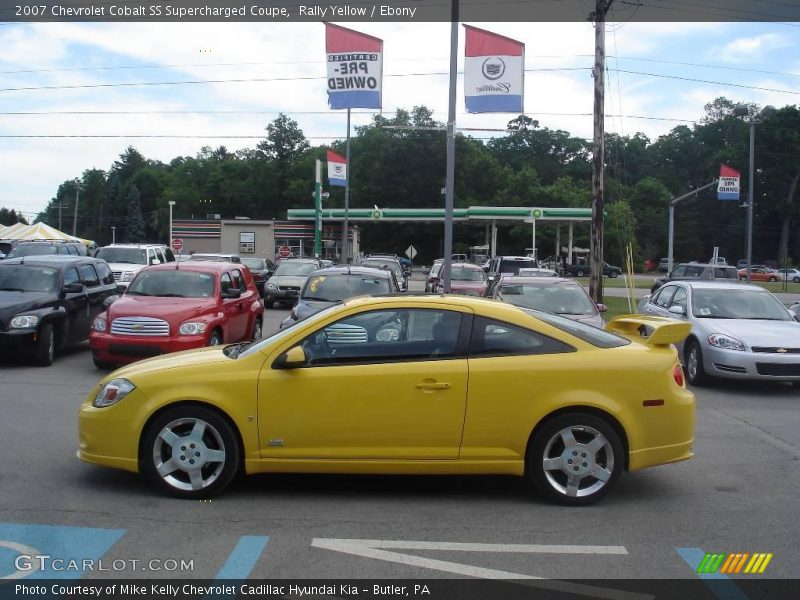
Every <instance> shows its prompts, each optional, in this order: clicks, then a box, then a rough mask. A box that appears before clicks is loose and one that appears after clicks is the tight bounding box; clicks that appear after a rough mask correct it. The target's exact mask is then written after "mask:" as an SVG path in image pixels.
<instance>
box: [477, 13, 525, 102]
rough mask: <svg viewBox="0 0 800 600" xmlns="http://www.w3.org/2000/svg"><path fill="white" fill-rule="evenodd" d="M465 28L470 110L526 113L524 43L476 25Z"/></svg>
mask: <svg viewBox="0 0 800 600" xmlns="http://www.w3.org/2000/svg"><path fill="white" fill-rule="evenodd" d="M464 27H465V29H466V42H465V45H464V53H465V58H464V97H465V101H466V105H467V111H468V112H471V113H484V112H514V113H520V112H523V92H524V87H525V77H524V68H525V44H523V43H521V42H517V41H516V40H512V39H510V38H507V37H504V36H502V35H497V34H496V33H491V32H489V31H484V30H483V29H478V28H477V27H470V26H469V25H465V26H464Z"/></svg>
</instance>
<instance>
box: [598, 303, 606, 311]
mask: <svg viewBox="0 0 800 600" xmlns="http://www.w3.org/2000/svg"><path fill="white" fill-rule="evenodd" d="M597 310H599V311H600V312H606V311H607V310H608V307H607V306H606V305H605V304H598V305H597Z"/></svg>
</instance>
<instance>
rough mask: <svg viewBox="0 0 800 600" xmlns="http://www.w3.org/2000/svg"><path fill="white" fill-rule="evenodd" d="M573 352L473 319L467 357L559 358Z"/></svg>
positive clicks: (555, 342) (520, 329) (550, 340)
mask: <svg viewBox="0 0 800 600" xmlns="http://www.w3.org/2000/svg"><path fill="white" fill-rule="evenodd" d="M573 351H574V348H572V347H571V346H568V345H567V344H564V343H563V342H560V341H558V340H554V339H553V338H549V337H547V336H544V335H541V334H539V333H536V332H534V331H531V330H530V329H525V328H523V327H517V326H516V325H511V324H510V323H504V322H502V321H495V320H493V319H487V318H486V317H476V318H475V321H474V325H473V327H472V340H471V342H470V348H469V354H470V357H478V356H506V355H514V354H559V353H563V352H573Z"/></svg>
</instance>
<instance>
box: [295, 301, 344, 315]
mask: <svg viewBox="0 0 800 600" xmlns="http://www.w3.org/2000/svg"><path fill="white" fill-rule="evenodd" d="M334 304H336V302H323V301H321V300H306V299H305V298H300V301H299V302H298V303H297V307H296V314H297V320H298V321H300V320H303V319H307V318H308V317H310V316H311V315H314V314H317V313H318V312H319V311H321V310H323V309H325V308H328V307H329V306H333V305H334Z"/></svg>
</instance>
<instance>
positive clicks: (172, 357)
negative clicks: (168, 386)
mask: <svg viewBox="0 0 800 600" xmlns="http://www.w3.org/2000/svg"><path fill="white" fill-rule="evenodd" d="M223 349H224V346H216V347H213V348H198V349H196V350H185V351H183V352H172V353H170V354H164V355H162V356H156V357H153V358H147V359H145V360H140V361H137V362H135V363H132V364H130V365H128V366H125V367H122V368H121V369H117V370H116V371H114V372H112V373H110V374H109V375H107V376H106V377H105V378H104V380H103V381H109V380H111V379H117V378H120V377H124V378H126V379H130V380H131V381H133V382H134V383H135V382H136V378H137V377H141V376H146V375H149V374H150V373H156V372H160V371H164V370H165V369H182V368H190V367H193V368H197V369H204V368H206V367H207V366H209V365H214V364H218V363H223V362H230V361H231V360H233V359H231V358H228V357H227V356H225V354H224V353H223Z"/></svg>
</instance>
